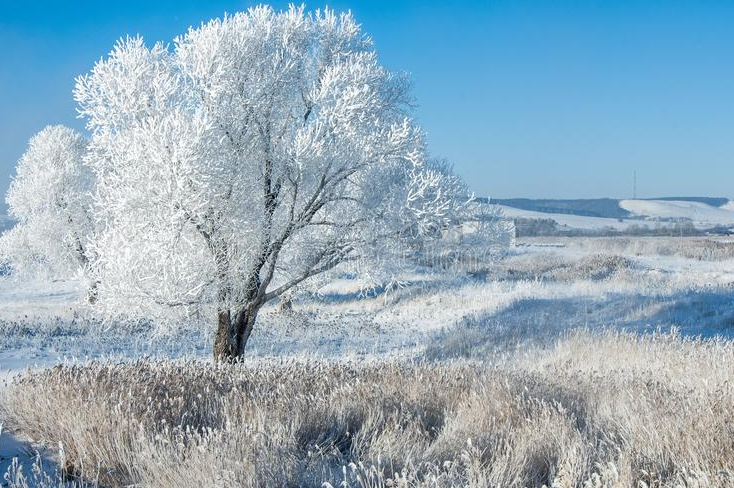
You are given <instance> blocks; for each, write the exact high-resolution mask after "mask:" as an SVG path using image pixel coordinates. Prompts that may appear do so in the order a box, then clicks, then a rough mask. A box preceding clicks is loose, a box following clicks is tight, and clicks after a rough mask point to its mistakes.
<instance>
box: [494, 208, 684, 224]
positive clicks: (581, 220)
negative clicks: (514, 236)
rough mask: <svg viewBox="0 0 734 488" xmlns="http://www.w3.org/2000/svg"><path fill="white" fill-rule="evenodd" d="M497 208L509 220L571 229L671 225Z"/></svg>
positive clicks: (637, 220) (636, 220) (638, 220)
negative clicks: (545, 221) (552, 223)
mask: <svg viewBox="0 0 734 488" xmlns="http://www.w3.org/2000/svg"><path fill="white" fill-rule="evenodd" d="M499 207H500V208H501V209H502V211H503V213H504V214H505V215H506V216H507V217H510V218H517V217H520V218H526V219H551V220H554V221H555V222H556V223H558V225H561V226H565V227H568V228H572V229H584V230H602V229H610V228H611V229H616V230H627V229H628V228H629V227H630V226H642V227H654V226H655V225H659V226H661V227H664V226H670V225H672V224H670V223H664V222H662V223H661V222H648V221H645V220H640V219H610V218H605V217H587V216H583V215H571V214H560V213H546V212H535V211H533V210H523V209H519V208H514V207H508V206H506V205H499Z"/></svg>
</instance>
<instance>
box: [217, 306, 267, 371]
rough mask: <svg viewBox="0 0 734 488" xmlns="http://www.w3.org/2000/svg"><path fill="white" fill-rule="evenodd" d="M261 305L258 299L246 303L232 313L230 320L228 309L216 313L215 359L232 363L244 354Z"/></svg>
mask: <svg viewBox="0 0 734 488" xmlns="http://www.w3.org/2000/svg"><path fill="white" fill-rule="evenodd" d="M262 305H263V304H262V303H261V302H260V301H255V302H252V303H250V304H248V305H247V306H245V307H244V308H242V309H241V310H240V311H238V312H237V313H236V314H234V320H232V314H231V313H230V311H220V312H218V313H217V334H216V336H215V338H214V360H215V361H217V362H226V363H234V362H237V361H238V360H239V359H241V358H242V357H243V356H244V355H245V346H246V345H247V340H248V339H249V338H250V334H252V329H253V327H255V320H256V319H257V314H258V312H259V311H260V307H262Z"/></svg>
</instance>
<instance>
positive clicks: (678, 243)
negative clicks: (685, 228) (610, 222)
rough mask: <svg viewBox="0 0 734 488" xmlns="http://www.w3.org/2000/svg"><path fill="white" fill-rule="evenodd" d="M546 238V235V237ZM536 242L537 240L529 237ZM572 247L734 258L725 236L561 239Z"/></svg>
mask: <svg viewBox="0 0 734 488" xmlns="http://www.w3.org/2000/svg"><path fill="white" fill-rule="evenodd" d="M546 240H547V238H546ZM530 241H531V242H534V240H530ZM558 241H559V242H563V243H565V244H566V245H568V246H570V247H578V248H580V249H585V250H589V251H593V252H599V251H605V252H609V253H622V254H629V255H637V256H677V257H682V258H687V259H695V260H698V261H726V260H729V259H734V241H732V239H731V238H724V237H598V238H588V239H574V238H559V239H558Z"/></svg>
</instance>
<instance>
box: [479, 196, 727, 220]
mask: <svg viewBox="0 0 734 488" xmlns="http://www.w3.org/2000/svg"><path fill="white" fill-rule="evenodd" d="M623 202H640V203H639V204H638V205H639V206H634V205H633V206H632V207H631V208H630V206H629V204H624V203H623ZM645 202H651V203H650V204H651V205H655V204H656V203H657V209H658V210H659V211H662V212H663V214H664V215H660V216H665V214H671V210H670V209H671V208H672V209H675V208H676V207H686V206H685V205H680V203H676V202H687V203H692V204H694V205H688V206H687V207H688V208H699V209H704V208H715V209H719V207H722V206H725V205H726V204H727V203H729V199H728V198H709V197H662V198H650V199H636V200H631V199H627V200H620V199H614V198H591V199H533V198H505V199H503V198H496V199H495V198H493V199H491V203H495V204H498V205H503V206H507V207H512V208H516V209H521V210H529V211H533V212H541V213H551V214H568V215H579V216H583V217H599V218H609V219H620V218H621V219H625V218H631V217H634V216H636V215H637V216H639V215H649V216H652V217H655V216H658V215H657V214H656V213H642V214H641V213H640V212H639V210H640V209H641V208H645V209H646V210H650V211H653V210H654V207H645V206H644V203H645ZM722 211H727V212H728V211H730V209H729V208H726V207H725V209H722ZM672 214H673V215H667V216H677V217H686V215H685V213H684V214H679V213H675V212H672ZM724 215H725V214H724ZM731 216H734V212H731ZM731 221H734V217H733V218H732V220H731Z"/></svg>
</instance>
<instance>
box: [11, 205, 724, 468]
mask: <svg viewBox="0 0 734 488" xmlns="http://www.w3.org/2000/svg"><path fill="white" fill-rule="evenodd" d="M525 213H526V214H527V212H525ZM564 217H566V218H573V219H574V220H576V224H577V225H578V222H579V219H580V220H581V221H590V222H591V221H598V220H611V219H594V218H587V217H577V216H564ZM615 222H616V221H615ZM594 225H597V224H594ZM473 271H474V272H473V273H472V274H471V275H467V276H463V277H458V278H457V277H446V276H442V275H419V276H415V277H414V279H413V284H412V285H410V286H408V287H405V288H402V289H399V290H397V291H394V292H392V293H390V294H389V295H388V296H384V295H377V296H363V295H362V294H360V292H359V286H358V285H357V284H356V283H355V282H354V281H352V280H349V279H343V280H338V281H335V282H332V283H329V284H328V285H326V286H324V287H322V288H321V289H320V290H318V292H317V293H315V294H314V293H307V292H305V291H302V292H300V293H299V294H297V295H296V296H295V297H294V299H293V309H292V311H290V312H282V311H280V310H279V307H278V304H277V303H276V304H270V305H268V306H266V308H265V309H264V310H263V311H262V312H261V314H260V316H259V318H258V325H257V327H256V328H255V330H254V332H253V335H252V337H251V339H250V342H249V343H248V346H247V347H248V358H249V359H248V360H251V361H258V359H259V358H262V357H272V356H277V357H282V356H308V357H323V358H328V359H332V358H333V359H336V360H338V359H339V358H355V357H358V358H362V359H376V358H383V357H386V356H399V357H421V356H422V355H424V354H426V353H430V351H431V350H432V349H431V348H432V347H433V349H434V350H436V348H435V347H434V346H435V344H441V343H442V342H443V339H442V337H444V336H445V335H446V334H461V333H462V328H471V330H472V333H471V335H469V336H467V337H470V338H471V339H470V341H469V342H470V345H471V348H472V349H473V350H475V351H480V352H482V354H492V351H494V350H496V348H497V347H499V346H498V345H500V346H501V347H507V346H508V345H509V344H515V346H514V347H517V345H518V344H523V342H524V341H526V340H527V339H528V338H534V339H535V340H542V341H547V340H551V339H552V338H554V337H557V336H558V335H559V334H562V333H564V331H568V330H569V329H573V328H579V327H585V328H592V329H598V328H605V327H615V328H623V329H629V330H637V331H641V332H645V331H649V330H658V329H663V330H668V329H671V328H676V329H679V330H680V331H681V332H682V333H684V334H690V335H704V336H711V335H721V336H724V337H734V299H732V297H734V241H731V240H726V239H723V238H720V239H714V238H669V237H665V238H663V237H657V238H652V237H649V238H632V237H630V238H565V237H562V238H561V237H559V238H532V239H523V240H521V241H520V242H519V243H518V246H517V247H516V249H515V250H514V251H513V252H512V254H511V255H510V256H508V257H507V258H505V259H504V260H502V261H500V262H499V263H495V264H491V265H487V266H486V267H484V268H482V267H481V266H480V267H478V268H477V269H474V270H473ZM82 296H83V289H82V287H81V286H80V285H79V284H78V283H75V282H54V283H48V282H41V281H39V282H23V281H19V280H15V279H10V278H8V277H5V278H0V384H4V383H6V382H7V381H11V380H12V376H13V375H15V374H17V373H19V372H21V371H23V370H25V369H26V368H29V367H30V368H42V367H48V366H50V365H53V364H56V363H59V362H62V361H84V360H88V359H95V358H118V359H128V358H137V357H141V356H158V357H161V356H162V357H198V358H206V359H209V357H210V354H211V341H212V330H211V328H210V327H207V326H206V325H204V326H194V325H190V326H186V327H185V328H183V329H181V330H180V331H177V332H176V333H174V334H168V335H167V334H161V333H158V332H159V331H156V330H155V329H152V328H151V327H150V326H146V325H136V326H135V327H130V326H126V327H123V326H120V324H109V323H100V322H96V321H94V320H90V319H89V313H88V312H85V311H84V309H83V307H82V303H83V301H82ZM183 325H186V324H183ZM477 331H479V332H477ZM445 354H451V351H448V353H447V352H446V351H445V350H441V352H440V354H438V353H436V354H434V355H433V356H431V357H440V356H442V355H445ZM0 422H2V419H0ZM26 447H27V445H25V444H22V443H19V442H18V441H17V439H13V438H10V437H8V436H7V434H3V437H2V439H0V449H1V450H2V451H1V453H0V456H4V457H5V461H4V462H5V463H6V464H7V461H8V458H9V456H10V455H11V454H12V455H16V454H18V453H20V454H22V455H24V456H26V457H28V453H24V452H23V449H25V448H26ZM0 461H1V460H0ZM0 464H1V462H0Z"/></svg>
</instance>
